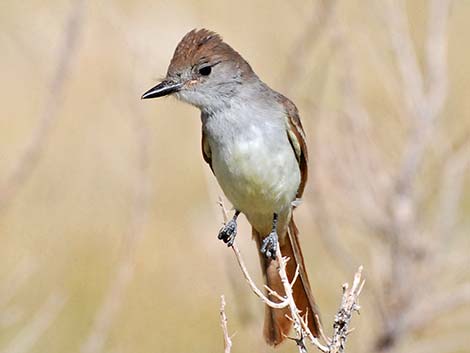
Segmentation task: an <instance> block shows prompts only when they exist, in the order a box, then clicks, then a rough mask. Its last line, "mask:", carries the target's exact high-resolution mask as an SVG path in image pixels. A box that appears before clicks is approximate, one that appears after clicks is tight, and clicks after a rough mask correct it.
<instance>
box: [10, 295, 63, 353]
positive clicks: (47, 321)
mask: <svg viewBox="0 0 470 353" xmlns="http://www.w3.org/2000/svg"><path fill="white" fill-rule="evenodd" d="M65 302H66V298H65V296H64V295H63V294H61V293H58V292H54V293H52V294H51V295H49V297H48V298H47V300H46V301H45V302H44V304H43V305H42V306H41V307H40V308H39V310H38V311H37V312H36V314H35V315H34V317H33V318H32V319H31V321H30V322H29V323H28V324H26V326H25V327H23V328H22V329H21V330H20V331H19V332H18V333H17V335H16V336H15V337H14V338H13V340H12V341H11V343H10V344H9V345H8V346H7V348H6V349H5V350H4V351H3V352H4V353H27V352H29V351H31V349H32V348H33V346H34V344H35V343H36V342H37V341H38V339H39V338H40V337H41V336H42V334H43V333H44V332H45V331H46V330H47V329H48V328H49V327H50V326H51V324H52V322H53V321H54V320H55V318H56V317H57V316H58V315H59V313H60V311H61V310H62V308H63V307H64V305H65Z"/></svg>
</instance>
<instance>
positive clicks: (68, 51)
mask: <svg viewBox="0 0 470 353" xmlns="http://www.w3.org/2000/svg"><path fill="white" fill-rule="evenodd" d="M85 5H86V0H77V1H76V2H75V4H74V7H73V9H72V11H71V13H70V15H69V19H68V21H67V24H66V28H65V31H64V41H63V43H62V46H61V48H60V51H59V55H58V57H59V62H58V64H57V67H56V70H55V72H54V76H53V78H52V81H51V83H50V86H49V90H48V95H47V98H46V103H45V106H44V110H43V111H42V114H41V117H40V122H39V125H38V126H37V127H36V129H35V131H34V132H33V135H32V136H31V139H30V141H29V143H28V145H27V146H26V148H25V151H24V152H23V154H22V155H21V156H20V157H19V158H18V160H17V163H16V164H15V166H14V167H13V170H12V171H11V173H10V174H9V175H8V176H7V177H6V180H5V182H4V185H0V210H2V209H4V208H5V207H6V206H8V204H9V201H10V200H11V199H12V198H13V197H14V196H15V195H16V194H17V192H18V190H19V189H20V188H21V186H22V185H23V184H24V183H25V182H26V180H27V178H28V177H29V176H30V175H31V172H32V171H33V170H34V168H35V167H36V165H37V164H38V162H39V159H40V158H41V155H42V152H43V150H44V147H45V143H46V141H47V137H48V136H49V132H50V129H51V127H52V125H53V123H54V121H55V120H56V119H57V117H58V113H59V108H60V104H61V103H62V98H63V91H64V87H65V83H66V81H67V78H68V75H69V73H70V70H71V67H72V61H73V58H74V57H75V54H76V52H77V50H78V44H79V39H80V37H81V33H82V28H83V22H84V21H83V19H84V16H85Z"/></svg>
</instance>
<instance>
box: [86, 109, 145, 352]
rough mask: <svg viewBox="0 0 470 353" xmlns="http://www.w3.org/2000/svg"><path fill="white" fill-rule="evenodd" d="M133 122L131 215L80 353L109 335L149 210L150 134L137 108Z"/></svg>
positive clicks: (96, 347) (98, 349) (98, 346)
mask: <svg viewBox="0 0 470 353" xmlns="http://www.w3.org/2000/svg"><path fill="white" fill-rule="evenodd" d="M130 116H131V117H132V122H133V124H134V132H135V141H136V143H137V145H138V155H137V168H136V170H137V172H138V174H137V176H136V181H135V195H134V205H133V216H132V220H131V224H130V226H129V229H128V231H127V233H126V234H125V235H124V242H123V246H122V249H121V255H120V259H119V264H118V266H117V270H116V275H115V277H114V279H113V280H112V281H111V284H110V285H109V288H108V290H107V294H106V296H105V298H104V299H103V303H102V305H101V307H100V309H99V310H98V312H97V313H96V315H95V318H94V322H93V325H92V328H91V329H90V333H89V335H88V337H87V339H86V340H85V342H84V343H83V345H82V347H81V352H82V353H98V352H101V351H102V348H103V345H104V344H105V342H106V339H107V337H108V332H109V330H110V328H111V326H112V324H113V320H114V318H115V316H116V315H117V313H118V310H119V308H120V306H121V303H122V301H123V299H124V296H125V294H126V288H127V286H128V284H129V282H130V281H131V280H132V277H133V274H134V267H135V251H136V249H137V246H138V245H139V244H140V241H141V240H142V238H143V235H144V225H145V222H146V218H147V214H148V202H149V189H150V180H149V176H148V166H149V155H148V148H149V147H148V145H149V139H150V137H149V135H148V131H149V129H148V128H147V126H146V124H145V121H144V119H143V118H142V117H141V115H140V114H139V112H138V111H137V109H135V110H134V111H132V112H131V114H130Z"/></svg>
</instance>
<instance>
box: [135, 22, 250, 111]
mask: <svg viewBox="0 0 470 353" xmlns="http://www.w3.org/2000/svg"><path fill="white" fill-rule="evenodd" d="M255 77H256V75H255V74H254V73H253V70H252V69H251V67H250V65H249V64H248V63H247V62H246V61H245V60H244V59H243V58H242V57H241V55H240V54H239V53H237V52H236V51H235V50H234V49H232V47H230V46H229V45H228V44H226V43H225V42H224V41H223V40H222V38H221V37H220V36H219V35H218V34H216V33H215V32H212V31H209V30H207V29H200V30H195V29H194V30H192V31H190V32H189V33H187V34H186V35H185V36H184V37H183V39H182V40H181V41H180V42H179V44H178V46H177V47H176V50H175V53H174V54H173V58H172V59H171V62H170V66H169V67H168V71H167V74H166V77H165V78H164V79H163V80H162V81H161V82H160V83H159V84H158V85H156V86H155V87H153V88H151V89H150V90H148V91H147V92H145V93H144V94H143V95H142V99H147V98H156V97H162V96H167V95H175V96H176V97H177V98H178V99H181V100H182V101H185V102H187V103H190V104H192V105H194V106H197V107H198V108H200V109H201V110H209V109H212V110H215V109H217V108H218V107H220V106H223V105H225V104H230V100H231V99H232V98H233V97H234V96H236V95H238V94H239V92H240V91H241V86H243V85H247V84H249V83H250V82H251V81H253V78H255Z"/></svg>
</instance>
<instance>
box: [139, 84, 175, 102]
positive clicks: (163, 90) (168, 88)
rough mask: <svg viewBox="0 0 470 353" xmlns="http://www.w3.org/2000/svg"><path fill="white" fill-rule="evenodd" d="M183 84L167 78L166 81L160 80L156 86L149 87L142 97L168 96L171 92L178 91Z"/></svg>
mask: <svg viewBox="0 0 470 353" xmlns="http://www.w3.org/2000/svg"><path fill="white" fill-rule="evenodd" d="M181 86H182V84H181V83H175V82H172V81H168V80H165V81H162V82H160V83H159V84H158V85H156V86H155V87H153V88H151V89H149V90H148V91H147V92H145V93H144V94H143V95H142V99H148V98H157V97H163V96H167V95H169V94H172V93H175V92H178V91H179V90H180V88H181Z"/></svg>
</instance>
